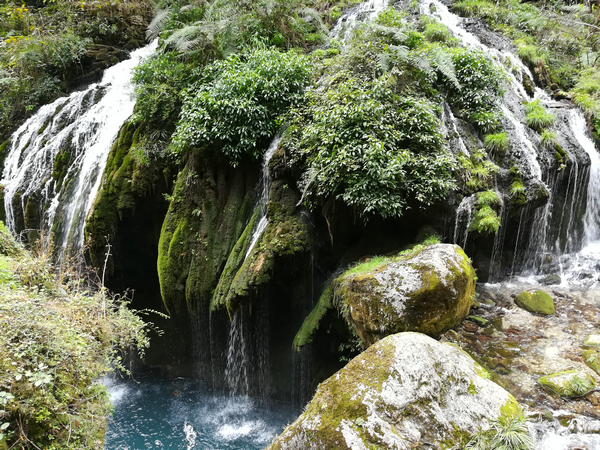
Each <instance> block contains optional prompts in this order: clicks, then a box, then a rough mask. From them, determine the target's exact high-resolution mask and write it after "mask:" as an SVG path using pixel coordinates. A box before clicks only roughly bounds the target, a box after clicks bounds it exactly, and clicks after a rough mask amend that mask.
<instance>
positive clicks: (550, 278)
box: [538, 274, 562, 286]
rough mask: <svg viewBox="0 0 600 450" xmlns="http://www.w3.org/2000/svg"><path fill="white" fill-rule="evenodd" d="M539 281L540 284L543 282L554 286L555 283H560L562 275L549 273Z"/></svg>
mask: <svg viewBox="0 0 600 450" xmlns="http://www.w3.org/2000/svg"><path fill="white" fill-rule="evenodd" d="M538 282H539V283H540V284H543V285H544V286H552V285H555V284H560V283H561V282H562V278H561V277H560V275H556V274H554V275H548V276H547V277H544V278H542V279H541V280H538Z"/></svg>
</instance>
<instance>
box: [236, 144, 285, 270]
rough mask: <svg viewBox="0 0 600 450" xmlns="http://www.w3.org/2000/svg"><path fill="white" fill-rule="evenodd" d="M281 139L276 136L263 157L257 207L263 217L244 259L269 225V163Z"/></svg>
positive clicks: (253, 233) (254, 232) (253, 234)
mask: <svg viewBox="0 0 600 450" xmlns="http://www.w3.org/2000/svg"><path fill="white" fill-rule="evenodd" d="M281 137H282V135H281V134H278V135H277V136H275V138H274V139H273V140H272V141H271V144H270V145H269V148H268V149H267V151H266V152H265V154H264V156H263V163H262V171H261V175H260V185H261V190H260V198H259V200H258V206H257V208H260V210H261V216H260V220H259V221H258V225H256V228H255V229H254V231H253V232H252V237H251V238H250V245H249V246H248V251H247V252H246V256H245V258H244V259H247V258H248V256H250V253H251V252H252V249H253V248H254V246H255V245H256V242H257V241H258V238H259V237H260V236H261V235H262V234H263V231H265V229H266V228H267V225H268V223H269V221H268V219H267V203H268V201H269V188H270V186H271V176H270V175H269V161H271V157H272V156H273V153H275V150H277V147H279V143H280V142H281Z"/></svg>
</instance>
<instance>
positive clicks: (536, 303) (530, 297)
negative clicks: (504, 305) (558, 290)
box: [515, 290, 555, 315]
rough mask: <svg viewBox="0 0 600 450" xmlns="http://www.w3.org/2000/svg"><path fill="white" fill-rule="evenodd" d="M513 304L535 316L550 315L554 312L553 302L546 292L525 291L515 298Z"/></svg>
mask: <svg viewBox="0 0 600 450" xmlns="http://www.w3.org/2000/svg"><path fill="white" fill-rule="evenodd" d="M515 303H516V304H517V305H518V306H520V307H521V308H523V309H526V310H527V311H529V312H532V313H536V314H546V315H552V314H554V312H555V309H554V300H552V296H551V295H550V294H548V293H547V292H546V291H542V290H539V291H533V290H530V291H525V292H521V293H520V294H519V295H517V296H516V297H515Z"/></svg>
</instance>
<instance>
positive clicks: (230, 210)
mask: <svg viewBox="0 0 600 450" xmlns="http://www.w3.org/2000/svg"><path fill="white" fill-rule="evenodd" d="M251 168H252V166H250V165H249V164H240V165H239V166H238V167H235V168H234V167H231V165H230V164H228V163H227V162H226V161H221V160H218V159H217V157H216V156H215V154H214V152H211V151H208V150H206V151H195V152H192V153H191V155H190V157H189V159H188V161H187V164H186V165H185V167H184V168H183V170H181V172H180V173H179V174H178V176H177V181H176V183H175V188H174V190H173V195H172V197H171V200H170V204H169V210H168V212H167V215H166V217H165V220H164V222H163V226H162V229H161V235H160V241H159V245H158V262H157V268H158V276H159V282H160V290H161V294H162V298H163V301H164V304H165V306H166V307H167V309H168V310H169V312H171V313H176V312H183V311H185V310H186V309H187V311H189V312H194V311H196V310H197V309H198V308H199V307H204V306H207V305H208V304H209V302H210V300H211V297H212V294H213V290H214V289H215V287H216V286H217V283H218V281H219V276H220V274H221V272H222V271H223V267H224V266H225V265H226V262H227V260H228V257H229V255H230V253H231V251H232V250H233V249H234V247H235V246H236V243H237V241H238V240H239V238H240V236H242V234H243V232H244V229H245V227H246V224H247V223H248V220H249V219H250V217H251V216H252V211H253V207H254V203H255V202H254V198H255V194H254V193H255V186H256V176H255V173H256V172H255V171H252V170H250V169H251Z"/></svg>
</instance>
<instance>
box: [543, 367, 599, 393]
mask: <svg viewBox="0 0 600 450" xmlns="http://www.w3.org/2000/svg"><path fill="white" fill-rule="evenodd" d="M538 382H539V383H540V384H541V385H542V386H545V387H547V388H549V389H551V390H553V391H554V392H556V393H557V394H558V395H560V396H561V397H566V398H576V397H582V396H584V395H585V394H587V393H588V392H590V391H591V390H592V389H594V388H595V387H596V382H595V381H594V379H593V378H592V376H591V375H590V374H589V373H586V372H582V371H577V370H567V371H565V372H558V373H553V374H551V375H546V376H544V377H541V378H540V379H539V380H538Z"/></svg>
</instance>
